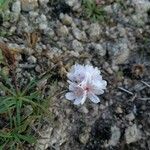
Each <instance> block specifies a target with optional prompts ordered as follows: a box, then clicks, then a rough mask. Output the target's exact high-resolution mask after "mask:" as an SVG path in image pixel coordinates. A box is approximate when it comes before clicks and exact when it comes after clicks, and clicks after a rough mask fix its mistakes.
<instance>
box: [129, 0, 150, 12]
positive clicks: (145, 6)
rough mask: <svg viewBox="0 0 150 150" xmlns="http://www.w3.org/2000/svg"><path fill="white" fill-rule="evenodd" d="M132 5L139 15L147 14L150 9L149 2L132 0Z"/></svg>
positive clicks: (147, 0) (146, 0)
mask: <svg viewBox="0 0 150 150" xmlns="http://www.w3.org/2000/svg"><path fill="white" fill-rule="evenodd" d="M131 3H133V5H134V6H135V9H136V11H137V12H138V13H143V12H147V11H148V10H149V9H150V1H149V0H132V1H131Z"/></svg>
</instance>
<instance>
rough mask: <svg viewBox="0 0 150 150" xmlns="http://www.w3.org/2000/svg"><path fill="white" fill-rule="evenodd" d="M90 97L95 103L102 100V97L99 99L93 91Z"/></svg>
mask: <svg viewBox="0 0 150 150" xmlns="http://www.w3.org/2000/svg"><path fill="white" fill-rule="evenodd" d="M88 98H89V99H90V100H91V101H92V102H94V103H99V102H100V99H99V98H98V97H97V96H96V95H95V94H93V93H90V94H89V95H88Z"/></svg>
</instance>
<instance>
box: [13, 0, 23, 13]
mask: <svg viewBox="0 0 150 150" xmlns="http://www.w3.org/2000/svg"><path fill="white" fill-rule="evenodd" d="M12 11H13V12H14V13H17V14H19V13H20V11H21V2H20V1H19V0H17V1H16V2H14V3H13V5H12Z"/></svg>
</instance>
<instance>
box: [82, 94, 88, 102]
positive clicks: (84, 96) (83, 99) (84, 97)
mask: <svg viewBox="0 0 150 150" xmlns="http://www.w3.org/2000/svg"><path fill="white" fill-rule="evenodd" d="M86 97H87V92H84V94H83V98H82V100H81V104H83V103H84V102H85V100H86Z"/></svg>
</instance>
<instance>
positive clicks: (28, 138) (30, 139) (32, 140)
mask: <svg viewBox="0 0 150 150" xmlns="http://www.w3.org/2000/svg"><path fill="white" fill-rule="evenodd" d="M17 136H18V137H19V138H20V139H22V140H24V141H26V142H28V143H30V144H33V143H36V139H35V138H34V137H33V136H30V135H21V134H18V135H17Z"/></svg>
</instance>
